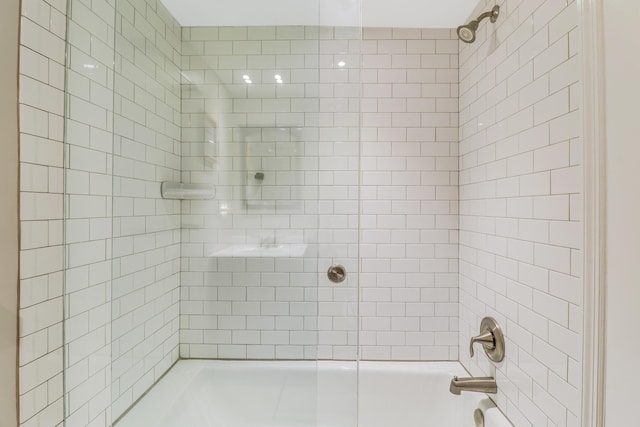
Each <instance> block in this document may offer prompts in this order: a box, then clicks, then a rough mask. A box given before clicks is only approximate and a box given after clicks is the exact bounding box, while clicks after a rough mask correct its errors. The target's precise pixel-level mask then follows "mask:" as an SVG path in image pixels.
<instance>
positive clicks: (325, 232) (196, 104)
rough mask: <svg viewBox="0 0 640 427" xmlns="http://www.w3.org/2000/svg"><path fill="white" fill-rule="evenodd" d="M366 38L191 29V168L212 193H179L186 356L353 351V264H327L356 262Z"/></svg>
mask: <svg viewBox="0 0 640 427" xmlns="http://www.w3.org/2000/svg"><path fill="white" fill-rule="evenodd" d="M359 39H360V31H359V29H353V28H330V27H324V28H318V27H303V26H297V27H277V28H276V27H252V28H247V27H232V28H185V29H184V31H183V40H184V46H183V52H184V60H183V68H184V70H185V71H184V75H185V81H184V85H183V113H184V121H183V137H184V140H183V180H184V181H185V182H209V183H214V184H215V185H216V198H215V200H212V201H206V202H195V201H192V202H184V203H183V274H182V278H183V280H182V285H183V289H182V311H181V315H182V322H181V327H182V336H181V344H182V346H181V354H182V356H184V357H220V358H259V359H272V358H283V359H304V358H307V359H315V358H316V357H317V356H318V355H320V356H321V357H325V358H332V357H337V358H341V359H353V358H355V356H356V350H357V348H356V345H355V344H356V338H357V336H356V331H357V322H356V313H357V292H356V290H357V275H356V274H351V275H350V276H349V279H348V280H347V282H345V283H343V284H342V285H341V286H335V287H332V286H331V285H330V284H329V283H328V281H327V280H326V275H324V276H323V275H322V274H321V273H319V272H320V271H322V270H323V269H324V271H326V269H327V267H328V266H329V265H330V264H331V263H332V262H339V263H342V264H344V265H345V266H347V268H348V269H349V270H350V271H352V272H354V271H357V264H356V263H357V242H358V235H357V225H358V223H357V220H358V215H357V214H358V202H357V200H358V173H357V171H358V166H359V164H358V156H359V152H358V135H359V133H358V131H359V104H358V99H359V78H360V75H359V72H358V68H359V64H360V61H359V58H360V56H359V49H360V40H359ZM339 62H343V64H342V67H341V66H338V63H339ZM244 76H247V77H248V78H250V80H251V83H247V82H245V79H244ZM276 76H279V77H280V78H281V79H282V83H278V82H277V78H276ZM256 173H261V174H263V176H262V178H261V179H257V178H256ZM242 245H245V246H247V245H253V247H257V248H260V249H259V250H258V253H257V254H254V255H251V254H249V255H243V254H242V253H238V249H239V248H241V247H242ZM279 247H280V248H284V250H287V251H289V253H286V254H282V255H281V256H272V255H271V253H272V252H274V251H277V250H279V249H278V248H279ZM233 252H235V254H234V253H233ZM318 283H321V284H322V285H321V288H320V289H319V288H318ZM318 315H320V318H318ZM318 340H320V343H321V347H320V348H318V346H317V343H318Z"/></svg>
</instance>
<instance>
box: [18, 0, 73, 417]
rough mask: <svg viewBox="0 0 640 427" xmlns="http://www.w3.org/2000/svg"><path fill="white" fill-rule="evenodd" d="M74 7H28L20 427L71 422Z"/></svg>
mask: <svg viewBox="0 0 640 427" xmlns="http://www.w3.org/2000/svg"><path fill="white" fill-rule="evenodd" d="M66 8H67V6H66V2H65V1H51V2H46V1H44V0H39V1H33V2H23V3H22V21H21V29H20V31H21V33H20V45H21V46H20V169H21V170H20V179H21V182H20V221H21V223H20V227H21V242H20V249H21V252H20V332H19V333H20V355H19V366H20V383H19V388H20V391H19V393H20V424H21V425H29V426H56V425H59V424H60V423H62V420H63V393H64V390H63V378H62V375H63V374H62V371H63V331H62V327H63V325H62V320H63V268H64V265H63V253H64V246H63V234H62V233H63V218H64V213H63V211H64V210H63V187H64V177H63V173H64V169H63V164H64V163H63V162H64V158H63V138H64V84H65V70H64V66H65V42H64V37H65V30H66Z"/></svg>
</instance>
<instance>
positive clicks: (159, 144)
mask: <svg viewBox="0 0 640 427" xmlns="http://www.w3.org/2000/svg"><path fill="white" fill-rule="evenodd" d="M118 5H119V9H118V18H117V21H115V22H114V17H115V11H114V9H113V7H114V5H113V2H111V1H97V0H94V1H93V2H91V4H90V5H86V4H85V3H82V2H74V3H73V4H72V7H71V10H70V16H71V19H70V21H69V28H68V40H69V48H68V63H67V66H68V77H67V78H68V93H69V95H68V99H67V103H68V104H67V112H68V120H67V123H66V132H67V141H68V151H67V153H66V158H65V159H63V143H62V141H63V129H64V126H63V124H64V119H63V116H64V95H63V93H64V76H65V73H64V66H65V43H64V37H65V29H66V26H65V22H66V17H65V13H64V12H65V11H66V7H67V5H66V2H48V3H47V2H40V1H28V2H24V3H23V11H22V14H23V26H22V35H21V37H22V41H21V44H22V48H21V61H22V62H21V99H20V101H21V168H22V188H21V221H22V253H21V270H22V272H21V334H20V336H21V345H20V349H21V350H20V351H21V355H20V367H21V368H20V375H21V383H20V394H21V398H20V405H21V424H22V425H29V426H32V425H33V426H54V425H57V424H59V423H61V422H62V419H63V416H65V415H63V405H62V402H63V401H62V399H63V393H64V390H63V385H62V368H63V366H62V352H63V341H62V340H63V338H62V337H63V334H62V316H63V294H62V292H63V285H62V283H63V272H62V270H63V267H64V263H63V251H64V249H63V248H64V247H63V246H62V244H63V240H62V237H63V236H62V231H63V198H62V197H63V196H62V194H63V180H64V179H66V192H67V194H68V196H67V198H66V201H65V203H66V204H67V217H66V243H67V246H66V257H65V259H66V264H67V267H68V269H67V273H66V279H65V280H66V295H65V296H64V298H65V299H66V301H65V307H66V312H65V316H66V325H65V335H64V337H65V338H64V339H65V342H64V351H65V352H66V374H65V379H66V391H67V394H66V396H64V397H65V399H66V405H67V414H66V417H67V419H66V425H68V426H88V425H100V426H102V425H108V424H110V422H111V414H112V412H111V410H110V406H111V401H112V399H118V402H117V405H115V406H114V412H113V414H114V415H115V416H116V417H117V416H118V415H119V412H118V411H120V412H122V410H124V409H126V407H127V406H128V405H129V404H130V403H132V402H133V401H134V400H135V399H136V398H137V397H139V396H140V395H141V394H142V393H144V392H145V391H146V390H147V389H148V387H149V386H150V385H151V384H153V383H154V382H155V381H156V380H157V379H158V378H159V377H160V376H161V375H162V374H163V373H164V372H165V371H166V370H167V369H168V368H169V367H170V366H171V364H172V362H173V361H175V360H177V357H178V352H177V346H178V297H179V295H178V290H177V288H178V285H179V255H180V252H179V244H178V243H179V231H178V230H177V228H179V219H178V218H177V215H178V214H179V202H165V201H161V200H159V199H160V195H159V188H160V187H159V185H160V181H162V180H178V179H179V168H180V161H179V138H180V125H179V122H180V116H179V109H180V102H179V96H180V95H179V92H180V87H179V67H178V65H177V64H179V60H180V28H179V26H178V25H177V24H176V22H175V21H174V20H173V18H171V17H170V16H169V14H168V13H167V12H166V11H165V10H164V8H163V7H162V6H161V5H160V3H159V2H158V3H156V1H148V2H147V1H143V0H136V1H133V2H131V3H128V2H125V1H120V2H118ZM134 26H135V27H136V30H135V31H134V30H133V27H134ZM115 37H117V45H118V47H119V49H118V56H117V58H116V59H117V62H116V68H115V71H116V80H115V88H116V92H117V96H116V98H115V101H116V104H115V105H114V97H113V89H114V53H113V52H114V43H115V41H116V39H115ZM133 102H135V103H136V104H137V105H136V106H134V105H133ZM114 111H115V113H116V121H115V123H116V127H115V129H114V128H113V126H112V123H113V118H114ZM114 134H115V136H116V139H115V141H116V142H117V144H115V153H113V152H112V149H113V147H114ZM113 154H115V155H116V159H115V160H113V159H112V155H113ZM63 160H64V162H65V165H66V168H67V172H66V178H63V169H62V166H63ZM134 165H135V172H134V169H133V167H134ZM112 168H115V169H112ZM113 175H116V176H119V177H121V178H119V179H116V180H113ZM112 184H116V186H115V188H114V190H113V191H112ZM113 196H115V204H114V207H117V208H118V210H117V211H115V212H114V213H115V214H116V219H115V220H114V221H113V224H112V218H111V215H112V203H113ZM133 196H136V197H137V199H136V200H135V202H134V201H133V199H131V198H130V197H133ZM112 227H113V233H114V234H115V237H116V240H115V242H114V241H113V240H112ZM112 244H113V245H114V254H116V256H117V259H115V260H114V264H113V267H114V270H113V272H112V262H111V261H112V260H111V254H112ZM112 275H113V277H114V278H115V280H114V281H113V282H112V281H111V279H112ZM133 279H135V285H134V284H133V283H134V280H133ZM112 286H113V288H112ZM112 308H113V312H112ZM112 316H113V317H114V318H116V319H117V322H116V323H115V324H114V329H113V331H114V333H115V334H114V335H113V337H112V328H111V319H112ZM112 339H113V341H112ZM128 343H131V344H128ZM112 350H113V354H112ZM112 357H114V359H115V360H116V363H114V365H113V368H114V371H113V372H114V374H115V377H114V387H113V388H112V387H111V372H112V365H111V361H112ZM121 376H125V377H126V379H125V381H121ZM112 391H113V392H114V395H113V396H112V394H111V392H112Z"/></svg>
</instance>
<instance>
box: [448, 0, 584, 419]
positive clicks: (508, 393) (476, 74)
mask: <svg viewBox="0 0 640 427" xmlns="http://www.w3.org/2000/svg"><path fill="white" fill-rule="evenodd" d="M576 3H577V2H575V1H569V2H567V1H565V0H547V1H541V0H538V1H529V0H527V1H514V0H507V1H506V2H500V4H501V6H502V10H501V15H500V18H499V20H498V23H497V24H496V26H495V27H494V26H492V25H490V24H488V25H486V26H483V27H482V28H481V31H480V32H479V35H478V40H477V41H476V42H475V43H474V44H472V45H465V46H463V47H462V49H461V51H460V131H461V132H460V136H461V139H460V310H461V313H460V322H461V327H460V330H461V333H460V346H461V347H460V348H461V349H465V348H466V346H467V345H468V343H469V338H470V337H471V336H472V335H476V334H477V333H478V325H479V324H480V319H481V318H482V317H483V316H485V315H491V316H494V317H495V318H496V319H497V320H498V321H499V323H501V324H502V326H503V327H504V329H505V333H506V337H507V343H506V344H507V352H506V359H505V362H503V363H501V364H499V365H498V367H497V372H496V377H497V380H498V390H499V392H498V395H497V402H498V405H499V406H500V407H501V409H502V410H503V411H504V412H505V413H506V414H507V415H508V416H509V418H510V419H511V420H512V421H513V422H514V424H515V425H516V426H518V427H520V426H534V427H538V426H543V425H549V426H551V425H553V426H578V425H580V410H581V405H580V401H581V392H580V389H581V377H582V363H581V362H582V317H583V316H582V293H583V284H582V283H583V282H582V279H581V277H582V259H583V256H582V252H581V248H582V234H583V233H582V226H583V224H582V194H581V192H582V171H581V166H580V165H581V159H582V143H581V139H580V135H581V118H580V108H581V88H580V84H579V80H580V57H579V48H580V43H581V42H580V37H579V33H578V28H577V16H578V10H577V6H576ZM493 4H494V2H493V1H482V2H481V3H480V4H479V6H478V9H477V10H476V11H475V13H474V14H473V16H476V15H477V14H479V13H480V12H481V11H482V10H484V9H490V8H491V7H492V6H493ZM477 354H478V355H477V356H476V357H475V358H474V359H473V360H471V359H469V355H468V353H467V351H464V350H463V351H462V352H461V354H460V360H461V361H462V362H463V363H464V364H465V365H466V366H467V368H469V370H470V371H471V372H472V373H473V374H474V375H484V374H491V373H492V372H491V369H490V366H489V364H488V362H487V359H486V357H485V356H484V354H482V352H478V353H477Z"/></svg>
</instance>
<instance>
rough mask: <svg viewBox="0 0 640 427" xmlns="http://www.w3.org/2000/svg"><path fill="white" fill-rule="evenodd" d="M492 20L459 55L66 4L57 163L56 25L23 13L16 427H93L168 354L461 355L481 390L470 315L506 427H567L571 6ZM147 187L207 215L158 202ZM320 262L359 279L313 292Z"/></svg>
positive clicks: (574, 143) (574, 333)
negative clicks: (488, 351)
mask: <svg viewBox="0 0 640 427" xmlns="http://www.w3.org/2000/svg"><path fill="white" fill-rule="evenodd" d="M493 4H494V2H490V1H486V0H482V1H481V2H480V4H479V5H478V8H477V10H476V12H480V11H482V10H484V9H488V8H490V7H491V6H492V5H493ZM500 4H501V6H502V7H503V8H502V12H501V17H500V19H499V21H498V22H497V23H496V25H495V26H494V25H492V24H489V23H486V25H485V23H483V25H481V27H480V29H479V31H478V40H477V41H476V43H475V44H473V45H465V44H461V43H459V42H458V41H456V35H455V32H454V31H452V30H449V29H446V30H424V29H422V30H420V29H389V28H366V29H364V30H363V31H362V33H361V32H360V30H358V29H352V28H321V29H319V28H315V27H249V28H247V27H239V28H235V27H234V28H185V29H181V28H180V27H179V26H178V25H177V23H176V22H175V21H174V20H173V19H172V18H171V17H170V16H169V15H168V14H167V13H166V11H165V10H164V8H163V7H162V6H161V4H160V3H159V2H157V1H155V0H129V1H122V2H118V11H117V13H116V11H114V9H113V8H114V2H113V1H109V0H94V1H92V2H91V3H90V4H88V3H85V2H74V7H73V14H72V16H71V20H70V21H69V28H68V39H69V47H68V49H69V52H68V64H67V67H68V70H67V71H68V75H67V78H68V96H67V99H66V103H67V110H68V118H67V121H66V134H67V141H68V152H67V154H66V157H65V155H64V154H63V151H64V150H63V134H64V130H65V129H64V126H65V122H64V106H65V96H64V77H65V73H64V71H65V41H64V37H65V31H66V30H67V28H66V25H65V23H66V16H65V13H66V7H67V6H66V3H65V2H63V1H60V0H52V1H47V2H45V1H42V0H31V1H27V2H23V5H22V7H23V10H22V14H23V20H22V33H21V66H20V74H21V77H20V78H21V81H20V84H21V92H20V114H21V227H22V240H21V285H20V286H21V301H20V310H21V313H20V315H21V320H20V322H21V323H20V409H21V419H20V422H21V425H22V426H47V427H51V426H59V425H62V420H63V418H64V416H65V414H64V410H63V399H65V398H66V404H67V408H68V414H67V415H68V417H67V425H68V426H89V425H91V426H106V425H109V424H110V423H111V422H112V420H113V419H115V418H117V417H118V416H119V415H120V414H122V413H123V412H124V411H125V410H126V409H127V407H128V406H129V405H131V404H132V403H133V402H135V400H136V399H137V398H138V397H140V396H141V395H142V394H143V393H144V392H145V391H146V390H147V389H148V387H150V386H151V385H152V384H153V383H154V382H155V381H156V380H157V379H158V378H159V377H160V376H161V375H162V374H163V373H164V372H165V371H166V369H168V368H169V367H170V366H171V364H172V362H173V361H175V360H176V359H177V358H178V356H179V353H180V355H182V356H183V357H193V358H199V357H215V358H247V359H255V358H257V359H278V358H285V359H304V358H316V357H320V358H323V359H353V358H355V357H356V355H357V352H358V350H359V351H360V356H361V357H362V358H363V359H378V360H442V359H453V360H455V359H458V357H459V358H460V360H461V361H462V362H463V363H464V364H465V365H466V366H467V368H468V369H469V370H470V371H471V372H472V373H473V374H475V375H490V374H492V372H491V369H490V366H489V363H488V362H487V361H486V359H485V358H484V355H482V354H480V352H479V355H478V356H476V357H475V358H474V359H473V360H470V359H469V356H468V355H467V352H466V348H467V345H468V340H469V338H470V336H472V335H475V334H476V333H477V328H478V324H479V321H480V319H481V317H483V316H484V315H492V316H494V317H496V318H497V319H498V320H499V321H500V322H501V323H502V324H503V326H504V328H505V332H506V334H507V346H508V347H507V360H506V362H505V363H503V364H501V365H500V366H498V367H497V370H496V373H495V374H496V376H497V378H498V383H499V390H500V391H499V394H498V397H497V402H498V405H499V406H500V407H501V408H502V409H503V410H504V411H505V412H506V413H507V415H508V416H509V417H510V418H511V420H512V421H513V422H514V424H515V425H516V426H518V427H520V426H535V427H537V426H540V425H549V426H551V425H554V426H577V425H579V421H580V393H579V389H580V386H581V384H580V381H581V369H582V363H581V351H580V349H581V339H582V330H581V319H582V303H581V301H582V280H581V278H580V275H581V268H582V264H581V263H582V254H581V247H582V231H581V229H582V224H581V221H582V203H581V199H582V196H581V191H582V190H581V188H582V178H581V176H582V175H581V173H582V172H581V167H580V159H581V140H580V126H581V125H580V105H581V99H580V87H579V71H580V69H579V56H578V52H579V37H578V31H577V6H576V2H575V1H567V0H546V1H544V0H537V1H531V2H528V1H527V2H524V1H516V0H506V1H502V2H500ZM476 12H474V14H473V16H475V15H476V14H477V13H476ZM114 17H115V21H114V20H113V19H114ZM496 29H497V30H496ZM181 33H182V34H181ZM114 46H118V50H117V52H116V56H115V58H114V56H113V49H114ZM459 60H460V66H459V65H458V61H459ZM181 73H182V75H181ZM245 76H247V77H246V78H245ZM278 77H279V78H278ZM247 80H250V81H251V83H249V82H247ZM279 81H282V83H280V82H279ZM114 92H115V97H114V96H113V95H114ZM459 94H460V95H459ZM114 101H115V102H114ZM211 141H212V142H211ZM458 141H460V142H458ZM63 165H64V166H66V167H67V171H66V175H65V172H64V169H63ZM275 171H279V172H276V173H274V172H275ZM258 172H260V173H263V174H264V176H263V177H259V176H258V175H257V174H258ZM65 179H66V184H65ZM165 180H172V181H179V180H182V181H183V182H194V183H195V182H209V183H214V184H215V185H216V189H217V195H216V200H215V201H198V202H195V201H191V202H188V201H185V202H178V201H167V200H162V199H161V198H160V194H159V189H160V187H159V183H160V182H161V181H165ZM65 185H66V194H67V196H66V198H65V199H63V193H64V186H65ZM112 185H113V186H112ZM65 203H66V205H65ZM63 205H65V206H66V212H67V214H66V218H65V214H64V209H63ZM459 213H460V218H458V214H459ZM65 220H66V226H65V224H64V222H65ZM358 229H360V230H361V231H360V233H359V234H358V232H357V230H358ZM63 230H64V232H66V236H63ZM65 239H66V243H67V246H66V249H65V246H64V241H65ZM458 240H460V242H458ZM458 244H459V247H458ZM242 245H244V246H242ZM250 245H252V246H250ZM256 246H257V247H260V250H259V252H260V256H256V255H255V254H254V255H251V256H244V255H243V256H239V255H242V253H241V252H242V251H243V250H247V249H246V248H247V247H256ZM229 247H232V248H233V249H231V251H232V252H233V251H235V253H234V256H232V257H228V256H223V255H224V254H221V253H220V252H223V251H225V250H228V249H229ZM243 248H244V249H243ZM283 248H284V249H283ZM281 249H283V250H288V251H289V252H288V253H285V256H274V255H273V254H272V252H270V251H277V250H281ZM65 251H66V252H65ZM458 251H459V253H458ZM303 255H304V256H303ZM112 257H113V260H112ZM65 260H66V264H67V267H68V269H67V271H66V276H63V274H64V273H63V271H64V267H65ZM112 261H113V266H112ZM458 262H460V271H459V273H458ZM332 263H341V264H344V265H345V266H346V267H347V269H348V270H349V271H351V272H356V271H360V274H351V275H350V276H349V277H348V279H347V282H346V283H345V284H343V285H333V284H331V283H329V282H328V281H327V279H326V274H325V272H326V269H327V267H328V266H329V265H330V264H332ZM65 280H66V294H63V292H65V291H64V290H63V281H65ZM358 282H359V283H360V294H359V295H358V293H357V284H358ZM458 282H459V286H460V287H459V288H458ZM358 300H360V302H359V303H358ZM63 301H64V303H63ZM458 301H460V303H459V304H458ZM63 305H64V306H65V307H66V312H64V310H63ZM63 312H64V315H63ZM358 313H359V314H360V316H361V318H360V325H359V326H360V333H359V334H358V318H357V315H358ZM63 316H64V318H65V321H66V324H65V330H64V337H65V338H64V340H65V341H64V342H63V325H62V321H63ZM111 319H113V321H114V322H113V325H112V324H111ZM458 319H460V324H458ZM358 345H359V346H358ZM458 345H461V346H462V347H461V348H463V349H465V350H463V351H462V353H460V354H458ZM178 346H179V351H178ZM63 352H64V353H65V355H66V367H65V368H66V374H65V375H66V377H65V380H66V390H67V394H66V396H65V394H64V393H65V391H64V388H63V360H62V357H63ZM112 362H113V363H112ZM112 372H113V376H112ZM112 402H114V404H113V408H112ZM112 410H113V414H112Z"/></svg>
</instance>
